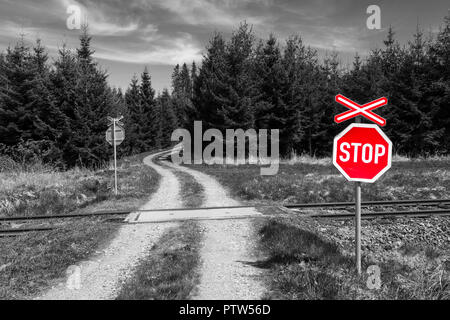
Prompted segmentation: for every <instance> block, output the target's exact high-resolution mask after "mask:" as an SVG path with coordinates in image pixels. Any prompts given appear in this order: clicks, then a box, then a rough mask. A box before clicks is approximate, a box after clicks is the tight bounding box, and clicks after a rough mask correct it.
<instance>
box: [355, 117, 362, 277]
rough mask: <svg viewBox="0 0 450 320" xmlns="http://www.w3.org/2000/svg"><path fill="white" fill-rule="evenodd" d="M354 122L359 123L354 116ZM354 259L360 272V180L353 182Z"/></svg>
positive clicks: (359, 120) (357, 118) (358, 119)
mask: <svg viewBox="0 0 450 320" xmlns="http://www.w3.org/2000/svg"><path fill="white" fill-rule="evenodd" d="M355 122H356V123H361V119H360V117H356V119H355ZM355 259H356V272H357V273H358V274H361V182H360V181H357V182H355Z"/></svg>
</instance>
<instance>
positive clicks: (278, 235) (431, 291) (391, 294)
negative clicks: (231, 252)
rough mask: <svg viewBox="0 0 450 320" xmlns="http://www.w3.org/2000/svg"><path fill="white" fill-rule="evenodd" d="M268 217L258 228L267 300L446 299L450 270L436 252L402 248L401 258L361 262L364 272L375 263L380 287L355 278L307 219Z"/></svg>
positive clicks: (350, 267)
mask: <svg viewBox="0 0 450 320" xmlns="http://www.w3.org/2000/svg"><path fill="white" fill-rule="evenodd" d="M292 221H295V219H294V218H291V219H283V218H279V219H271V220H267V221H265V222H262V224H261V225H259V226H258V228H259V235H260V241H259V244H260V250H261V251H262V252H263V253H264V255H265V256H266V257H267V260H266V261H264V263H262V265H263V266H264V267H266V268H268V269H269V272H268V274H267V282H268V287H269V288H270V291H269V293H268V294H267V297H266V298H268V299H449V298H450V278H449V270H448V269H446V268H445V267H444V266H443V264H442V263H441V261H439V259H437V255H436V251H433V254H430V252H429V250H427V249H425V250H422V249H417V248H415V252H414V253H411V252H408V251H407V250H403V249H402V250H403V256H402V257H396V258H392V259H389V260H385V261H373V260H371V259H370V258H369V259H365V260H364V261H363V270H366V268H367V267H368V266H369V265H377V266H378V267H379V268H380V270H381V271H382V272H381V275H380V280H381V282H380V283H381V286H380V288H379V289H373V288H370V287H369V286H368V285H367V281H368V277H369V275H368V274H366V273H363V274H362V275H361V276H357V275H356V274H355V272H354V262H353V260H352V259H351V258H350V257H349V256H348V255H346V254H344V253H342V250H341V248H340V247H338V246H337V245H336V244H335V243H333V242H331V241H329V240H327V239H325V238H324V237H322V236H319V235H318V234H319V232H317V230H316V231H314V230H313V229H314V228H311V226H308V225H307V224H308V222H307V220H305V219H303V220H301V221H300V220H297V221H296V222H295V223H292Z"/></svg>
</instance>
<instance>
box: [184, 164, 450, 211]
mask: <svg viewBox="0 0 450 320" xmlns="http://www.w3.org/2000/svg"><path fill="white" fill-rule="evenodd" d="M190 167H191V168H193V169H197V170H201V171H203V172H205V173H208V174H210V175H212V176H214V177H216V178H217V179H218V180H219V181H220V182H221V183H222V184H223V185H224V186H225V187H227V188H228V189H229V191H230V192H231V195H232V196H234V197H237V198H239V199H241V200H242V201H246V202H248V203H311V202H332V201H352V200H353V188H354V185H353V184H352V183H349V182H348V181H347V180H346V179H345V178H344V177H343V176H342V175H341V174H340V173H339V172H338V170H337V169H336V168H334V167H333V165H332V164H331V163H329V161H322V162H319V161H316V162H315V163H307V162H306V163H298V162H297V163H294V164H287V163H282V164H280V169H279V172H278V174H277V175H274V176H261V175H260V169H259V167H258V166H255V165H241V166H231V165H228V166H226V165H211V166H209V165H191V166H190ZM362 198H363V200H395V199H416V198H427V199H428V198H429V199H433V198H450V159H448V158H447V159H442V160H408V161H398V162H393V164H392V168H391V169H390V170H389V171H388V172H387V173H385V174H384V176H382V177H381V178H380V179H379V180H378V181H377V182H376V183H373V184H363V186H362Z"/></svg>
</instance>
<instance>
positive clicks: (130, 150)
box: [123, 75, 144, 154]
mask: <svg viewBox="0 0 450 320" xmlns="http://www.w3.org/2000/svg"><path fill="white" fill-rule="evenodd" d="M125 104H126V106H127V110H128V115H127V117H126V118H125V132H126V135H127V138H126V139H125V141H124V146H123V147H124V148H125V149H126V150H127V154H136V153H139V152H141V150H142V149H143V147H142V146H143V145H144V143H143V142H142V141H141V137H140V128H139V125H140V122H141V121H142V113H143V112H142V107H141V106H142V104H141V95H140V89H139V83H138V78H137V77H136V75H134V77H133V78H132V79H131V83H130V86H129V87H128V89H127V91H126V93H125Z"/></svg>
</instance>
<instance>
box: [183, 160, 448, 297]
mask: <svg viewBox="0 0 450 320" xmlns="http://www.w3.org/2000/svg"><path fill="white" fill-rule="evenodd" d="M191 167H192V168H193V169H197V170H201V171H203V172H205V173H208V174H210V175H212V176H215V177H216V178H217V179H218V180H219V181H220V182H221V183H222V184H223V185H224V186H226V187H227V188H228V190H229V191H230V193H231V195H233V196H234V197H236V198H239V199H240V200H242V201H244V202H247V203H250V204H261V203H263V204H264V203H265V204H274V203H279V204H284V203H312V202H333V201H353V188H354V184H353V183H349V182H347V181H346V180H345V178H343V177H342V176H341V174H340V173H339V172H338V171H337V169H335V168H334V167H333V166H332V165H331V163H330V162H329V161H312V162H311V161H309V162H302V163H299V162H295V163H293V164H289V163H282V164H281V165H280V171H279V174H278V175H275V176H265V177H264V176H260V175H259V173H260V170H259V167H257V166H250V165H243V166H219V165H214V166H207V165H201V166H198V165H197V166H191ZM362 197H363V200H395V199H419V198H427V199H433V198H434V199H440V198H450V160H449V159H448V158H447V159H428V160H426V159H425V160H407V159H404V161H397V162H394V163H393V165H392V168H391V169H390V170H389V171H388V172H387V173H386V174H385V175H384V176H383V177H382V178H380V179H379V180H378V181H377V182H376V183H374V184H363V186H362ZM316 210H320V209H316ZM310 211H315V210H310ZM255 228H256V230H257V231H258V234H259V250H260V251H261V252H262V253H263V255H264V256H266V257H267V259H266V260H264V261H262V262H261V267H263V268H266V269H267V276H266V282H267V288H268V293H267V295H266V297H265V298H267V299H449V298H450V255H449V252H450V237H448V232H449V231H450V219H448V218H430V219H398V220H395V221H394V220H388V221H387V220H373V221H363V226H362V245H363V271H364V272H363V274H362V275H361V276H357V275H356V273H355V271H354V269H355V266H354V256H353V252H354V226H353V221H352V220H348V221H336V220H332V219H328V220H313V219H306V218H304V217H302V215H291V216H289V215H288V216H283V217H281V216H280V217H279V218H276V219H267V220H265V221H264V220H263V221H262V222H258V223H257V224H256V225H255ZM371 265H376V266H377V267H378V268H380V270H381V274H380V281H381V282H380V283H381V285H380V288H379V289H373V288H372V289H370V288H369V287H368V285H367V281H368V277H369V275H368V274H367V273H366V270H367V268H368V267H369V266H371Z"/></svg>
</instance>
